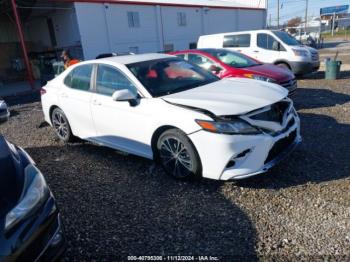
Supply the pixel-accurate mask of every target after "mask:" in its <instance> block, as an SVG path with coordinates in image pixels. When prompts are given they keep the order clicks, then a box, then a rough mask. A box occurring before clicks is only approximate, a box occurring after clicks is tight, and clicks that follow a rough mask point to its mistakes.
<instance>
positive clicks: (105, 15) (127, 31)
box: [74, 3, 266, 59]
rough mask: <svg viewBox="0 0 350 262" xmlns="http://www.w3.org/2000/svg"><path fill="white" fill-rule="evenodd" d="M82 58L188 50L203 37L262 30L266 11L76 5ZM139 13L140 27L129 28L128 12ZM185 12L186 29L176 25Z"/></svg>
mask: <svg viewBox="0 0 350 262" xmlns="http://www.w3.org/2000/svg"><path fill="white" fill-rule="evenodd" d="M74 6H75V10H76V15H77V21H78V25H79V31H80V36H81V42H82V47H83V52H84V57H85V59H91V58H94V57H96V55H98V54H100V53H106V52H129V51H130V48H133V47H137V48H138V50H139V52H140V53H146V52H157V51H163V44H164V45H166V44H173V46H174V49H175V50H181V49H188V48H189V44H190V43H196V42H197V40H198V37H199V36H200V35H203V34H212V33H221V32H232V31H238V30H247V29H261V28H264V27H265V18H266V11H265V10H246V9H222V8H220V9H219V8H195V7H171V6H151V5H127V4H125V5H124V4H123V5H121V4H99V3H75V4H74ZM129 11H132V12H138V13H139V18H140V27H136V28H133V27H129V25H128V18H127V12H129ZM178 12H184V13H186V26H179V25H178V18H177V13H178Z"/></svg>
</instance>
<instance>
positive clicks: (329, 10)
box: [320, 5, 349, 15]
mask: <svg viewBox="0 0 350 262" xmlns="http://www.w3.org/2000/svg"><path fill="white" fill-rule="evenodd" d="M348 11H349V5H338V6H330V7H324V8H321V9H320V15H333V14H346V13H347V12H348Z"/></svg>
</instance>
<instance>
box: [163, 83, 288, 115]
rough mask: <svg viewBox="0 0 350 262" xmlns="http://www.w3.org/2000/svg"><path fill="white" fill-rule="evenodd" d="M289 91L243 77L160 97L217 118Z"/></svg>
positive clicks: (255, 106) (273, 100)
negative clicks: (201, 110)
mask: <svg viewBox="0 0 350 262" xmlns="http://www.w3.org/2000/svg"><path fill="white" fill-rule="evenodd" d="M287 95H288V91H287V90H286V89H285V88H283V87H281V86H278V85H276V84H271V83H267V82H263V81H258V80H253V79H245V78H226V79H223V80H220V81H217V82H214V83H211V84H208V85H204V86H201V87H197V88H193V89H190V90H187V91H184V92H179V93H175V94H171V95H167V96H164V97H162V98H163V99H164V100H165V101H168V102H170V103H173V104H179V105H184V106H189V107H196V108H200V109H205V110H208V111H210V112H211V113H213V114H215V115H217V116H220V115H241V114H245V113H248V112H250V111H253V110H255V109H259V108H262V107H265V106H267V105H271V104H273V103H276V102H278V101H280V100H282V99H283V98H285V97H286V96H287Z"/></svg>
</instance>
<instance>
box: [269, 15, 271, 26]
mask: <svg viewBox="0 0 350 262" xmlns="http://www.w3.org/2000/svg"><path fill="white" fill-rule="evenodd" d="M269 25H270V26H269V28H271V14H270V23H269Z"/></svg>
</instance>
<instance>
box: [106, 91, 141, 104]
mask: <svg viewBox="0 0 350 262" xmlns="http://www.w3.org/2000/svg"><path fill="white" fill-rule="evenodd" d="M112 99H113V100H114V101H128V102H129V103H130V105H131V106H135V105H136V104H137V101H136V99H137V95H136V94H134V93H133V92H131V91H130V90H129V89H122V90H117V91H115V92H114V93H113V95H112Z"/></svg>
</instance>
